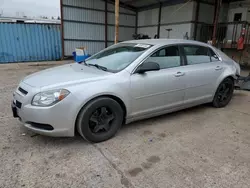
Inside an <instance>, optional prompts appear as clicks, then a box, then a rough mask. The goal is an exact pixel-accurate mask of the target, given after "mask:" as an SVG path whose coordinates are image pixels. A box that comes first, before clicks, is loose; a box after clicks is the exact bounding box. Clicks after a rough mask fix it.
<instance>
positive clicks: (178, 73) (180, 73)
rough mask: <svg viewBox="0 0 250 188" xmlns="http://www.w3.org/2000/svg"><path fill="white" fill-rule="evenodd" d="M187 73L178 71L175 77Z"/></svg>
mask: <svg viewBox="0 0 250 188" xmlns="http://www.w3.org/2000/svg"><path fill="white" fill-rule="evenodd" d="M184 75H185V73H184V72H177V73H176V74H175V75H174V76H175V77H181V76H184Z"/></svg>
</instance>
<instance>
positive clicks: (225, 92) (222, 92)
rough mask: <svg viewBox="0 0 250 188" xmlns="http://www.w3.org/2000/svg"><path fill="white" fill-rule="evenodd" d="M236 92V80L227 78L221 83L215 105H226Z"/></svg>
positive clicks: (218, 106)
mask: <svg viewBox="0 0 250 188" xmlns="http://www.w3.org/2000/svg"><path fill="white" fill-rule="evenodd" d="M233 92H234V81H233V80H232V79H231V78H226V79H225V80H223V81H222V82H221V84H220V85H219V87H218V89H217V91H216V94H215V96H214V100H213V106H214V107H216V108H221V107H225V106H226V105H228V103H229V102H230V101H231V99H232V96H233Z"/></svg>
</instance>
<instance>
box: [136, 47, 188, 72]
mask: <svg viewBox="0 0 250 188" xmlns="http://www.w3.org/2000/svg"><path fill="white" fill-rule="evenodd" d="M172 46H174V47H178V50H179V56H180V66H178V67H182V66H185V57H184V54H183V51H182V48H181V44H179V43H178V44H168V45H164V46H161V47H159V48H157V49H155V50H154V51H153V52H151V53H150V54H149V55H147V56H146V57H145V58H144V59H143V60H142V61H141V62H140V63H138V65H137V66H136V67H135V68H134V70H133V71H132V73H131V74H136V73H137V69H138V68H139V67H140V66H141V65H142V64H143V63H144V62H145V61H146V60H147V59H148V58H149V57H150V56H152V55H153V54H155V53H156V52H158V51H160V50H162V49H164V48H167V47H172ZM172 68H176V67H170V68H165V69H160V70H159V71H161V70H167V69H172Z"/></svg>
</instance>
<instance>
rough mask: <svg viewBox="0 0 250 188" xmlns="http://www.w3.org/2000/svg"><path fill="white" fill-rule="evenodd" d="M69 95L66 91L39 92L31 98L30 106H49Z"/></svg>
mask: <svg viewBox="0 0 250 188" xmlns="http://www.w3.org/2000/svg"><path fill="white" fill-rule="evenodd" d="M69 93H70V92H69V91H68V90H66V89H58V90H51V91H45V92H41V93H38V94H36V95H35V96H34V97H33V99H32V102H31V104H32V105H34V106H44V107H46V106H51V105H53V104H56V103H58V102H59V101H61V100H63V99H64V98H65V97H67V96H68V95H69Z"/></svg>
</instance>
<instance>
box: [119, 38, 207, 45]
mask: <svg viewBox="0 0 250 188" xmlns="http://www.w3.org/2000/svg"><path fill="white" fill-rule="evenodd" d="M123 43H139V44H150V45H168V44H176V43H178V44H180V43H185V44H187V43H188V44H197V45H202V46H210V45H208V44H206V43H203V42H198V41H194V40H184V39H142V40H130V41H124V42H123Z"/></svg>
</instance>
